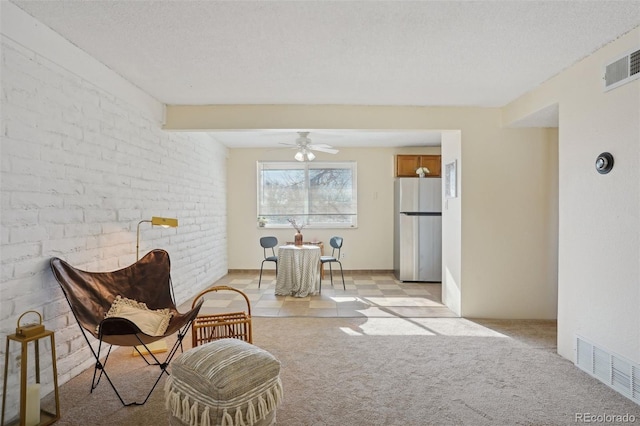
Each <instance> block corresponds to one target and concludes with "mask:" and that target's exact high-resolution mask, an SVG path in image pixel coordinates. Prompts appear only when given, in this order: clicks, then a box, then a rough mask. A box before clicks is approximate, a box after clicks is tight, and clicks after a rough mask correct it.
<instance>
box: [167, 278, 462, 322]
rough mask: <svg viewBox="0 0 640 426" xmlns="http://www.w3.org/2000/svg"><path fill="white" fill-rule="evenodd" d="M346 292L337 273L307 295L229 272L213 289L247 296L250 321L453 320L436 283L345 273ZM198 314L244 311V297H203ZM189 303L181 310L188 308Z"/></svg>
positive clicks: (217, 294)
mask: <svg viewBox="0 0 640 426" xmlns="http://www.w3.org/2000/svg"><path fill="white" fill-rule="evenodd" d="M344 279H345V285H346V290H344V289H343V287H342V280H341V278H340V276H339V274H338V276H337V277H336V275H334V287H333V288H332V287H331V283H330V281H329V274H328V273H327V276H326V277H325V279H323V280H322V293H321V294H317V295H314V296H309V297H301V298H296V297H290V296H276V295H275V284H276V280H275V275H274V273H272V272H271V271H268V272H265V273H264V274H263V276H262V284H261V286H260V288H258V272H255V273H254V272H232V273H230V274H228V275H226V276H224V277H223V278H221V279H220V280H218V281H217V282H216V283H214V285H215V286H221V285H225V286H229V287H232V288H235V289H237V290H240V291H242V292H243V293H244V294H246V296H247V298H248V299H249V301H250V304H251V315H252V316H255V317H422V318H437V317H456V315H455V314H454V313H453V312H452V311H450V310H449V309H448V308H447V307H446V306H444V305H443V304H442V303H441V291H440V289H441V284H439V283H436V284H434V283H403V282H401V281H398V280H396V279H395V277H394V276H393V274H386V273H381V274H370V275H369V274H364V273H361V272H358V273H348V272H345V275H344ZM204 299H205V302H204V304H203V307H202V309H201V311H200V312H201V314H218V313H223V312H238V311H246V309H247V303H246V301H245V299H244V298H243V296H242V295H241V294H239V293H237V292H234V291H218V292H210V293H207V294H206V295H205V296H204ZM190 306H191V301H189V303H188V304H185V305H183V306H182V307H181V308H180V310H181V311H182V310H184V309H185V308H186V309H188V308H190Z"/></svg>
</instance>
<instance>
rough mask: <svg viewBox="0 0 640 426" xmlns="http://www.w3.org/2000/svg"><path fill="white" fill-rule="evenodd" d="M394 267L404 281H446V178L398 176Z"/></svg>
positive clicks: (396, 184)
mask: <svg viewBox="0 0 640 426" xmlns="http://www.w3.org/2000/svg"><path fill="white" fill-rule="evenodd" d="M393 269H394V273H395V276H396V278H397V279H399V280H401V281H418V282H442V179H440V178H397V179H396V181H395V208H394V262H393Z"/></svg>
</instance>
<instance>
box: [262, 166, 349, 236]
mask: <svg viewBox="0 0 640 426" xmlns="http://www.w3.org/2000/svg"><path fill="white" fill-rule="evenodd" d="M265 165H266V166H267V169H290V170H303V171H304V174H305V194H306V199H307V200H308V199H309V191H310V185H309V183H310V181H309V170H310V169H323V168H326V169H330V168H334V169H335V168H339V169H346V170H351V183H352V188H351V203H352V206H353V207H354V209H355V211H354V212H353V213H345V215H351V221H350V222H343V223H340V222H330V223H318V222H315V223H313V222H312V223H309V222H308V220H307V219H306V218H308V217H309V216H314V215H313V214H312V213H310V212H309V210H308V208H309V205H308V203H307V204H306V205H305V208H306V209H307V212H306V213H304V214H297V215H293V214H292V215H291V217H294V218H297V219H298V220H299V219H300V218H305V219H304V220H302V222H303V223H304V228H305V229H334V228H335V229H350V228H357V227H358V167H357V162H356V161H314V162H298V161H266V160H265V161H261V160H258V161H256V210H257V216H256V217H257V218H259V217H261V216H262V217H267V219H268V215H265V214H261V212H260V209H261V206H262V203H261V201H260V200H261V198H262V194H263V183H262V181H261V180H262V173H261V171H262V170H264V169H265V167H264V166H265ZM316 215H318V213H316ZM277 216H278V217H282V216H284V215H277ZM261 227H263V228H271V229H282V228H291V224H289V223H269V222H267V223H266V224H264V226H261Z"/></svg>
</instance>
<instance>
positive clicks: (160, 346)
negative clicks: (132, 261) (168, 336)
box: [133, 216, 178, 356]
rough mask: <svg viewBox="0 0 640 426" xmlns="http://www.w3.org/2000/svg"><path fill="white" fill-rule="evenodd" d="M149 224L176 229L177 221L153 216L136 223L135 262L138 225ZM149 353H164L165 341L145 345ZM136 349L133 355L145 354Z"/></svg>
mask: <svg viewBox="0 0 640 426" xmlns="http://www.w3.org/2000/svg"><path fill="white" fill-rule="evenodd" d="M145 222H146V223H151V226H162V227H163V228H177V227H178V219H174V218H171V217H157V216H153V217H152V218H151V220H141V221H140V222H138V231H137V238H136V261H137V260H140V225H141V224H143V223H145ZM147 348H148V349H149V352H153V353H160V352H166V351H167V350H168V349H167V341H166V340H165V339H162V340H157V341H155V342H153V343H151V344H149V345H147ZM137 349H138V350H136V349H133V355H134V356H136V355H139V354H140V353H142V354H143V355H144V354H146V353H147V349H146V348H145V347H144V346H142V345H141V346H137Z"/></svg>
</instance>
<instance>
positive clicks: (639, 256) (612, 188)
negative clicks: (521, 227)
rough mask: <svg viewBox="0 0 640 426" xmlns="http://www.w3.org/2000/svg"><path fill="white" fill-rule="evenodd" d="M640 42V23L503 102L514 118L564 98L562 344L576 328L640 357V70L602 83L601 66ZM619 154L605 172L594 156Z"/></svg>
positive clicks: (569, 348) (570, 353) (562, 349)
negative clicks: (609, 84)
mask: <svg viewBox="0 0 640 426" xmlns="http://www.w3.org/2000/svg"><path fill="white" fill-rule="evenodd" d="M638 48H640V28H637V29H635V30H634V31H631V32H630V33H628V34H627V35H625V36H623V37H621V38H619V39H618V40H616V41H614V42H612V43H610V44H609V45H607V46H605V47H603V48H602V49H600V50H599V51H597V52H595V53H594V54H593V55H591V56H589V57H588V58H586V59H584V60H583V61H581V62H579V63H577V64H575V65H574V66H572V67H571V68H569V69H567V70H565V71H564V72H563V73H561V74H559V75H557V76H556V77H554V78H552V79H551V80H549V81H548V82H546V83H545V84H543V85H542V86H541V87H539V88H538V89H536V90H534V91H532V92H531V93H528V94H526V95H525V96H523V97H522V98H520V99H518V100H517V101H515V102H513V103H512V104H511V105H509V106H508V107H507V108H505V110H504V116H505V119H506V122H507V123H509V122H516V121H517V120H519V119H522V118H524V117H526V116H527V115H528V114H532V113H535V111H537V110H540V109H541V108H543V107H544V106H545V105H550V104H554V103H558V104H559V111H560V116H559V123H560V124H559V169H560V174H559V185H560V189H559V212H560V213H559V265H558V270H559V271H558V274H559V295H558V303H559V306H558V352H559V353H560V354H561V355H562V356H564V357H566V358H569V359H571V360H573V361H575V352H574V342H575V336H576V334H578V335H581V336H582V337H584V338H586V339H587V340H589V341H591V342H593V343H595V344H597V345H598V346H600V347H603V348H605V349H608V350H609V351H611V352H614V353H617V354H619V355H621V356H623V357H626V358H628V359H630V360H632V361H635V362H636V363H638V362H640V285H639V284H640V220H639V218H640V142H639V141H640V80H636V81H634V82H632V83H629V84H626V85H624V86H621V87H618V88H616V89H614V90H611V91H609V92H604V91H603V79H602V75H603V66H604V65H605V64H606V63H609V62H610V61H611V60H612V59H615V58H617V57H618V56H619V55H621V54H623V53H625V52H627V51H628V50H630V49H638ZM603 151H609V152H611V153H612V154H613V156H614V157H615V167H614V169H613V170H612V171H611V173H609V174H607V175H600V174H598V173H597V172H596V170H595V168H594V163H595V159H596V157H597V156H598V155H599V154H600V153H601V152H603Z"/></svg>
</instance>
